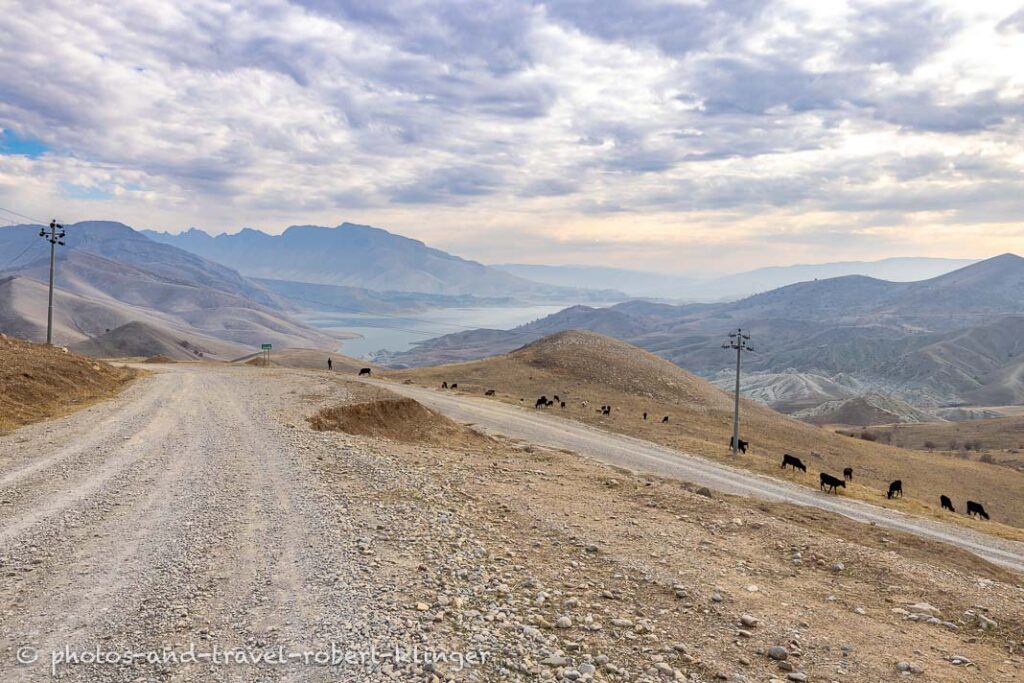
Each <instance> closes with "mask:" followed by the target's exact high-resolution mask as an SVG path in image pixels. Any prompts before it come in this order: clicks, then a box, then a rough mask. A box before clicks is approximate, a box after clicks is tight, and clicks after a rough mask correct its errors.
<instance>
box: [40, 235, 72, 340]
mask: <svg viewBox="0 0 1024 683" xmlns="http://www.w3.org/2000/svg"><path fill="white" fill-rule="evenodd" d="M65 235H66V233H65V232H64V226H63V225H61V224H60V223H58V222H57V221H56V220H52V221H50V227H49V230H47V228H40V229H39V236H40V237H42V238H43V239H45V240H46V241H47V242H49V243H50V305H49V308H48V309H47V311H46V343H47V344H53V264H54V260H55V259H56V255H57V245H58V244H59V245H60V246H62V247H63V246H64V236H65Z"/></svg>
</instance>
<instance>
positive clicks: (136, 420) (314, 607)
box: [0, 364, 393, 683]
mask: <svg viewBox="0 0 1024 683" xmlns="http://www.w3.org/2000/svg"><path fill="white" fill-rule="evenodd" d="M266 377H268V375H263V374H257V371H254V370H253V369H252V368H231V367H220V366H212V365H192V364H180V365H175V366H166V367H162V368H157V369H154V374H153V375H151V376H149V377H144V378H142V379H140V380H139V381H138V382H137V383H136V384H135V385H133V386H132V387H130V389H129V390H130V391H131V392H132V394H131V396H130V397H129V398H126V397H125V395H122V397H120V398H117V399H114V400H113V401H111V402H108V403H106V404H101V405H100V406H98V407H97V408H96V410H95V413H96V414H94V415H92V416H91V418H90V419H85V418H84V417H83V416H82V415H81V414H78V415H72V416H67V417H65V418H60V419H58V420H54V421H52V422H51V423H47V424H46V425H45V428H44V427H42V426H39V425H34V426H32V427H30V428H26V429H23V430H18V431H16V432H14V433H13V434H12V435H9V437H3V438H2V439H0V445H3V446H6V445H8V444H14V445H15V447H16V449H17V454H16V458H15V460H14V461H12V462H13V463H14V464H13V465H11V466H10V467H9V468H8V469H7V476H8V477H9V478H8V483H9V485H8V487H7V488H5V489H0V500H6V501H7V503H8V504H7V505H3V506H0V514H2V515H3V516H2V517H0V538H2V539H3V543H0V657H2V660H0V681H3V682H4V683H7V682H8V681H11V682H14V683H21V682H22V681H40V680H49V679H50V677H49V674H48V672H47V668H48V667H47V666H46V665H45V663H43V662H42V661H41V662H40V663H38V664H37V665H34V666H23V667H18V666H14V664H13V663H14V660H15V658H14V652H15V650H16V649H17V648H18V647H19V646H20V645H32V646H34V647H36V648H38V651H39V652H40V653H41V654H42V655H43V660H44V661H48V659H49V652H50V651H51V650H53V649H60V648H61V647H63V646H65V645H67V646H70V647H72V648H73V649H75V650H82V649H84V650H90V649H95V648H96V647H102V649H103V650H105V651H115V652H119V651H124V650H128V649H130V650H134V651H139V650H143V651H146V650H155V651H157V652H159V651H160V650H161V649H162V648H164V647H165V646H167V645H174V646H175V647H176V648H181V647H188V645H189V643H190V642H194V643H195V644H196V646H197V648H198V649H201V650H202V649H206V650H207V651H208V650H209V648H210V647H211V646H212V645H213V644H216V645H218V646H219V647H222V648H255V649H258V650H259V649H264V648H274V647H277V646H282V647H285V648H286V649H290V650H296V651H306V650H309V649H322V648H324V647H326V646H328V644H329V643H330V641H333V640H337V641H340V642H352V643H359V644H366V643H369V642H373V641H376V640H378V639H379V638H378V637H379V636H380V635H381V634H384V635H387V634H389V633H390V632H391V631H390V630H389V628H390V624H391V623H393V622H388V618H387V617H386V616H385V615H384V614H383V611H382V610H379V609H375V606H374V605H373V603H372V600H373V596H374V595H375V591H374V579H373V567H372V561H368V560H367V558H366V557H363V556H362V553H360V552H359V546H358V544H357V543H355V542H353V540H352V537H353V535H354V534H356V533H359V531H358V530H359V529H362V528H363V527H364V526H365V525H364V524H363V523H362V522H360V523H355V524H354V523H353V515H354V516H358V517H360V518H362V517H365V516H366V514H364V513H366V511H363V510H353V507H357V506H358V503H353V501H351V500H348V499H346V498H345V497H344V496H340V495H339V493H338V492H337V491H335V490H333V489H332V488H331V487H329V486H327V485H326V484H325V483H324V482H323V480H322V477H321V474H320V472H319V471H318V470H317V468H316V466H315V463H316V462H317V461H318V460H320V459H322V458H328V457H330V458H333V457H336V441H335V439H334V438H333V437H330V436H327V435H320V434H316V433H313V432H311V431H309V430H307V429H294V428H291V427H290V425H289V426H286V425H285V424H284V423H283V422H282V414H281V410H282V407H286V408H287V409H288V410H291V411H292V412H293V413H296V414H297V415H301V413H302V408H301V407H297V406H298V403H299V402H298V401H297V400H296V397H297V396H298V397H301V396H305V395H307V394H308V393H309V392H310V391H311V390H319V389H324V390H327V391H328V392H329V391H330V390H331V387H332V386H333V385H330V384H328V383H323V382H322V381H321V380H318V379H317V378H316V377H315V376H313V375H310V374H303V373H288V372H284V373H277V374H275V375H274V381H272V382H267V381H264V380H265V378H266ZM297 419H301V417H295V416H293V420H297ZM370 516H372V513H370ZM346 676H354V677H346ZM370 678H371V677H370V676H367V675H365V672H362V671H360V672H356V673H352V672H346V671H339V670H337V669H330V668H327V667H323V666H312V665H308V664H303V663H297V664H291V665H288V666H252V665H237V666H224V667H217V668H212V667H211V666H210V665H209V664H208V663H198V664H189V665H172V666H156V667H146V666H101V667H94V666H77V667H70V668H66V669H65V670H64V671H63V674H62V677H61V680H72V681H88V682H97V681H118V682H120V681H134V680H147V681H148V680H156V679H159V680H167V681H179V682H191V681H209V680H217V681H240V682H241V681H245V682H247V683H248V682H263V681H268V682H269V681H338V680H352V681H357V680H358V681H364V680H369V679H370ZM372 678H373V679H374V680H380V678H378V677H376V676H374V677H372Z"/></svg>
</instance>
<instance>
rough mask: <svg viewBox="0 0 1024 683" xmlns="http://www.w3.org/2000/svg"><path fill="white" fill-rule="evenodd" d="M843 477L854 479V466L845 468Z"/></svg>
mask: <svg viewBox="0 0 1024 683" xmlns="http://www.w3.org/2000/svg"><path fill="white" fill-rule="evenodd" d="M843 479H845V480H846V481H853V468H852V467H847V468H846V469H845V470H843Z"/></svg>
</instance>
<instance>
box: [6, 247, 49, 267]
mask: <svg viewBox="0 0 1024 683" xmlns="http://www.w3.org/2000/svg"><path fill="white" fill-rule="evenodd" d="M37 246H39V242H30V243H29V245H28V246H27V247H25V248H24V249H22V251H21V253H20V254H18V255H17V256H15V257H14V258H12V259H11V260H10V261H8V262H7V263H5V264H4V265H3V267H2V268H0V270H7V269H8V268H10V267H11V266H13V265H14V264H15V263H17V262H18V260H19V259H20V258H21V257H22V256H24V255H25V254H27V253H28V251H29V250H30V249H32V247H37Z"/></svg>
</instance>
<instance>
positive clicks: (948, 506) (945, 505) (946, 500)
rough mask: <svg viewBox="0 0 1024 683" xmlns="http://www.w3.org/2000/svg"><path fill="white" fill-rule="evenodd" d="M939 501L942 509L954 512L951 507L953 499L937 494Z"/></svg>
mask: <svg viewBox="0 0 1024 683" xmlns="http://www.w3.org/2000/svg"><path fill="white" fill-rule="evenodd" d="M939 502H940V503H942V509H943V510H949V511H950V512H956V509H955V508H954V507H953V501H951V500H950V499H949V496H939Z"/></svg>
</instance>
